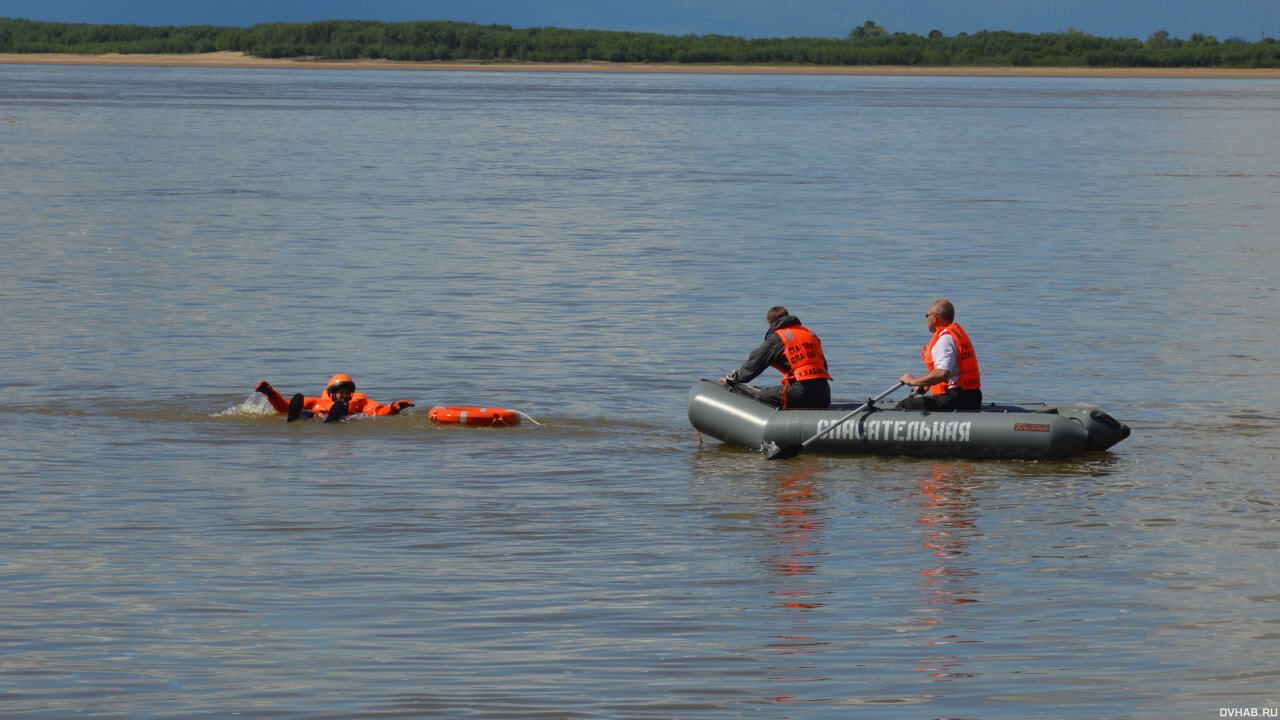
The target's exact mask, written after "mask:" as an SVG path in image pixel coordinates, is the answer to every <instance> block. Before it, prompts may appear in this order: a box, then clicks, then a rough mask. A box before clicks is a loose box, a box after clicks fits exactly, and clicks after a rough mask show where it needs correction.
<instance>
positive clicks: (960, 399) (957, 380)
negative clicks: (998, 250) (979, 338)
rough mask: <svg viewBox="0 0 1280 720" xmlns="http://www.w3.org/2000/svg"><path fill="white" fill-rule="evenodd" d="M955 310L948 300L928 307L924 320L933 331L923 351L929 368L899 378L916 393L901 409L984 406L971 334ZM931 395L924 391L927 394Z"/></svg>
mask: <svg viewBox="0 0 1280 720" xmlns="http://www.w3.org/2000/svg"><path fill="white" fill-rule="evenodd" d="M955 316H956V309H955V306H953V305H952V304H951V303H950V302H949V301H947V300H936V301H934V303H933V304H932V305H930V306H929V312H928V313H926V314H925V316H924V317H925V320H926V321H927V322H928V324H929V331H930V332H932V333H933V337H932V338H930V340H929V344H928V345H925V346H924V348H923V349H922V350H921V351H920V359H921V360H923V361H924V364H925V367H926V368H927V369H928V372H926V373H925V374H924V375H920V376H918V377H917V376H915V375H912V374H911V373H907V374H905V375H903V376H902V377H901V378H899V379H900V380H901V381H902V382H903V383H904V384H906V385H908V386H910V387H914V388H916V393H918V394H914V395H911V396H909V397H907V398H905V399H904V400H902V401H901V402H899V403H898V405H897V407H898V409H900V410H930V411H934V412H950V411H953V410H978V409H979V408H980V407H981V406H982V375H981V373H980V372H979V370H978V355H977V353H975V352H974V350H973V343H972V342H970V341H969V335H968V333H966V332H965V331H964V328H962V327H960V325H959V324H958V323H956V322H955ZM926 392H927V393H928V394H924V393H926Z"/></svg>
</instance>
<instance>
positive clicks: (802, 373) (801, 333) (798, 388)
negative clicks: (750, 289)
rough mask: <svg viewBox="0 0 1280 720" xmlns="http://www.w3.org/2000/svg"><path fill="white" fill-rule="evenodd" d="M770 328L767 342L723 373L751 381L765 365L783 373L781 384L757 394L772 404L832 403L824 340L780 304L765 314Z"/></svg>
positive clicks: (732, 380) (820, 405)
mask: <svg viewBox="0 0 1280 720" xmlns="http://www.w3.org/2000/svg"><path fill="white" fill-rule="evenodd" d="M765 321H766V322H768V323H769V330H768V331H767V332H766V333H765V334H764V342H762V343H760V346H759V347H757V348H756V349H755V350H752V351H751V355H750V356H749V357H747V361H746V362H745V363H743V364H742V367H740V368H738V369H737V370H734V371H732V372H730V373H729V374H728V375H726V376H725V377H724V382H727V383H730V384H736V383H746V382H751V380H753V379H754V378H755V377H756V376H757V375H759V374H760V373H762V372H764V371H765V369H766V368H768V367H770V366H773V367H775V368H777V369H778V372H781V373H782V384H781V385H775V386H772V387H766V388H763V389H761V390H760V392H759V394H758V397H759V398H760V399H761V400H763V401H764V402H767V403H769V404H771V405H777V406H779V407H781V408H782V409H784V410H785V409H788V408H818V409H821V408H825V407H827V406H828V405H830V404H831V385H830V383H829V381H830V380H831V376H830V375H829V374H827V358H826V356H825V355H823V354H822V341H820V340H818V336H817V335H814V334H813V332H811V331H810V330H809V329H808V328H806V327H805V326H803V325H801V324H800V318H798V317H796V316H795V315H792V314H791V313H789V312H787V309H786V308H784V307H782V306H781V305H779V306H777V307H774V308H772V309H770V310H769V312H768V314H766V315H765Z"/></svg>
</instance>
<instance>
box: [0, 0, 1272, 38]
mask: <svg viewBox="0 0 1280 720" xmlns="http://www.w3.org/2000/svg"><path fill="white" fill-rule="evenodd" d="M0 16H3V17H18V18H27V19H31V20H52V21H58V22H88V23H136V24H141V25H242V26H243V25H253V24H256V23H261V22H305V21H311V20H326V19H368V20H387V21H402V20H461V21H465V22H477V23H484V24H489V23H500V24H505V25H513V26H515V27H534V26H549V25H555V26H559V27H572V28H596V29H604V30H633V31H641V32H659V33H668V34H676V35H682V34H686V33H692V34H696V35H706V34H710V33H719V34H723V35H740V36H744V37H786V36H801V37H836V36H839V37H843V36H844V35H846V34H847V33H848V32H849V30H850V29H851V28H853V27H854V26H856V25H861V24H862V23H863V22H865V21H867V20H874V21H875V22H877V23H878V24H880V25H882V26H884V27H885V29H887V30H889V31H890V32H911V33H917V34H921V35H924V34H927V33H928V32H929V31H930V30H935V29H936V30H941V31H942V32H943V33H944V34H946V35H955V34H956V33H960V32H969V33H973V32H979V31H982V30H1014V31H1018V32H1065V31H1068V30H1073V29H1074V30H1079V31H1082V32H1086V33H1090V34H1092V35H1101V36H1104V37H1135V38H1139V39H1145V38H1146V37H1147V36H1149V35H1151V33H1153V32H1155V31H1157V30H1167V31H1168V32H1169V34H1170V35H1172V36H1174V37H1179V38H1187V37H1189V36H1190V35H1191V34H1192V33H1204V34H1205V35H1213V36H1215V37H1218V38H1219V39H1221V40H1225V39H1227V38H1231V37H1239V38H1242V39H1244V40H1248V41H1256V40H1259V39H1261V38H1262V37H1276V38H1280V0H1214V1H1212V2H1211V1H1210V0H1129V1H1128V2H1124V1H1123V0H1058V1H1056V2H1053V1H1049V0H879V1H877V2H871V1H870V0H650V2H648V3H644V2H637V0H556V2H540V1H539V0H364V1H362V2H350V1H349V0H215V1H208V2H174V1H173V0H0Z"/></svg>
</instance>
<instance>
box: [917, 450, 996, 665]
mask: <svg viewBox="0 0 1280 720" xmlns="http://www.w3.org/2000/svg"><path fill="white" fill-rule="evenodd" d="M973 470H974V469H973V466H972V465H965V464H962V465H935V466H933V467H932V468H930V473H929V475H928V476H927V477H925V478H922V479H921V480H920V481H919V482H918V483H917V484H916V489H917V491H918V492H919V495H920V498H921V500H922V503H921V510H920V516H919V518H917V520H916V522H917V523H918V524H920V525H921V526H923V527H924V528H925V531H924V536H923V538H922V539H921V542H920V544H921V546H923V547H924V548H926V549H927V550H929V551H931V555H932V557H933V563H932V565H930V566H929V567H927V568H925V569H923V570H921V571H920V576H921V577H922V578H923V579H924V584H923V585H922V586H921V589H922V590H924V592H925V599H924V605H925V608H924V612H925V617H924V619H923V622H924V623H926V624H928V625H937V626H939V630H942V628H943V627H947V628H948V630H949V631H948V632H947V633H946V634H942V635H938V636H937V637H935V638H934V639H932V640H928V641H926V642H924V643H923V644H924V645H925V646H933V647H939V646H945V645H954V644H964V643H977V642H982V641H981V640H979V639H973V638H967V637H966V636H965V635H964V634H963V633H962V632H960V631H959V630H958V629H953V626H955V625H956V624H957V623H958V622H959V621H960V620H961V614H960V612H959V608H961V607H963V606H965V605H967V604H969V603H976V602H978V599H977V598H976V597H974V596H975V595H977V594H978V593H977V588H976V582H977V579H978V577H979V573H978V571H977V570H976V569H975V568H974V565H973V561H972V558H971V552H972V549H973V544H974V542H975V541H977V540H978V538H980V537H981V536H982V532H981V531H980V530H979V529H978V515H977V512H976V508H975V505H976V503H975V501H974V499H973V498H972V496H971V494H970V491H971V490H972V489H973V487H974V485H975V483H974V481H973ZM939 649H941V648H939ZM962 667H963V663H962V662H961V661H960V659H959V658H958V657H956V656H955V655H945V654H942V655H938V656H936V657H934V658H931V659H929V660H928V661H926V662H925V664H924V665H922V666H921V667H917V668H916V670H918V671H920V672H924V673H925V674H926V676H927V677H930V678H939V679H942V678H965V677H975V676H976V674H975V673H970V672H965V671H964V670H962V669H961V668H962Z"/></svg>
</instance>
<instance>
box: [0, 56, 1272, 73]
mask: <svg viewBox="0 0 1280 720" xmlns="http://www.w3.org/2000/svg"><path fill="white" fill-rule="evenodd" d="M0 63H8V64H28V65H117V66H148V67H236V68H356V69H370V68H375V69H388V70H487V71H504V70H505V71H543V72H648V73H728V74H758V75H768V74H778V75H787V74H790V75H998V76H1005V77H1167V78H1280V69H1232V68H1025V67H902V66H879V65H856V66H816V65H657V64H648V63H607V62H582V63H507V62H491V63H480V62H441V61H435V62H401V61H395V60H296V59H267V58H256V57H250V56H248V55H245V54H244V53H238V52H213V53H200V54H195V55H116V54H109V55H71V54H54V53H31V54H24V53H0Z"/></svg>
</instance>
